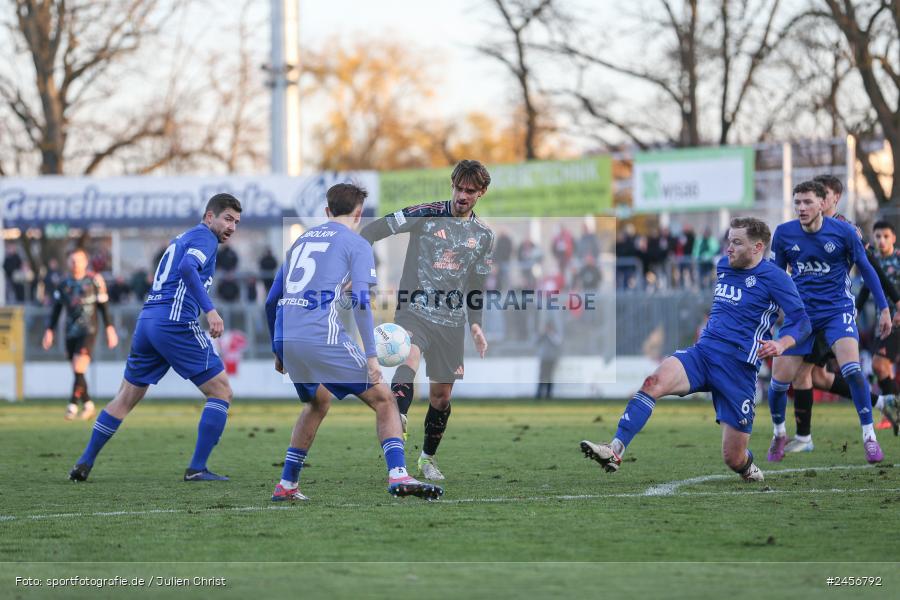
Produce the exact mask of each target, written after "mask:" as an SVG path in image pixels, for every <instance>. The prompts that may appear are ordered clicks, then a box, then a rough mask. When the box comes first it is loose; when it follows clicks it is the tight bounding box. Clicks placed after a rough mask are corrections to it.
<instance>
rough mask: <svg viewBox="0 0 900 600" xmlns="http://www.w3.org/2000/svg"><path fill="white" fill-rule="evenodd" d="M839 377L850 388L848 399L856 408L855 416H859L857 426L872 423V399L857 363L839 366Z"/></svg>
mask: <svg viewBox="0 0 900 600" xmlns="http://www.w3.org/2000/svg"><path fill="white" fill-rule="evenodd" d="M841 375H843V376H844V379H846V380H847V386H848V387H849V388H850V398H851V399H852V400H853V406H855V407H856V414H858V415H859V424H860V425H871V424H872V423H873V422H874V421H873V419H872V397H871V395H870V394H869V382H868V381H866V378H865V377H863V374H862V369H861V368H860V366H859V363H858V362H848V363H845V364H843V365H841Z"/></svg>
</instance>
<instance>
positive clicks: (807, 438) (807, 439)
mask: <svg viewBox="0 0 900 600" xmlns="http://www.w3.org/2000/svg"><path fill="white" fill-rule="evenodd" d="M794 439H795V440H797V441H798V442H811V441H812V435H795V436H794Z"/></svg>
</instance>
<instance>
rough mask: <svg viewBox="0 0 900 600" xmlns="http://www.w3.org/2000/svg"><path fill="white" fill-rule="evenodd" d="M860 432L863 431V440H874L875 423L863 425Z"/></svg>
mask: <svg viewBox="0 0 900 600" xmlns="http://www.w3.org/2000/svg"><path fill="white" fill-rule="evenodd" d="M862 433H863V442H866V441H867V440H874V439H875V425H874V424H869V425H863V426H862Z"/></svg>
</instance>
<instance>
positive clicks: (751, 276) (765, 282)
mask: <svg viewBox="0 0 900 600" xmlns="http://www.w3.org/2000/svg"><path fill="white" fill-rule="evenodd" d="M779 308H781V310H782V311H784V325H783V326H782V328H781V336H785V335H790V336H791V337H793V338H794V339H795V340H796V341H797V343H800V342H802V341H803V340H804V339H805V338H806V337H807V336H808V335H809V332H810V322H809V318H808V317H807V315H806V312H805V310H804V307H803V302H802V301H801V299H800V296H799V294H798V293H797V288H796V286H795V285H794V283H793V282H792V281H791V279H790V277H788V275H787V273H785V272H784V270H783V269H779V268H778V266H777V265H775V264H774V263H772V262H771V261H768V260H763V261H761V262H760V263H759V264H758V265H756V266H755V267H753V268H752V269H735V268H732V267H731V266H729V264H728V258H726V257H723V258H722V259H720V260H719V264H718V265H717V267H716V288H715V292H714V295H713V303H712V307H711V308H710V313H709V321H708V322H707V323H706V327H704V328H703V331H702V332H701V334H700V339H699V340H698V342H697V345H698V346H704V347H710V348H711V349H714V350H715V351H716V352H720V353H726V354H728V355H730V356H731V357H732V358H736V359H738V360H740V361H743V362H746V363H750V364H753V365H757V363H758V361H759V359H758V358H757V355H756V353H757V351H758V350H759V345H760V340H768V339H772V333H771V329H772V325H773V324H774V322H775V319H776V318H777V316H778V309H779Z"/></svg>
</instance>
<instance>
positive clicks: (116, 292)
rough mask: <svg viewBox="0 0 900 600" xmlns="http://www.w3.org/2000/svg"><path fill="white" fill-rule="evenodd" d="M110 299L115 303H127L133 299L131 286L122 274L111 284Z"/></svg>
mask: <svg viewBox="0 0 900 600" xmlns="http://www.w3.org/2000/svg"><path fill="white" fill-rule="evenodd" d="M108 293H109V301H110V302H111V303H113V304H125V303H126V302H128V301H129V300H130V299H131V287H129V285H128V283H126V281H125V278H124V277H122V276H121V275H118V276H116V278H115V279H113V280H112V283H110V284H109V290H108Z"/></svg>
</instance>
